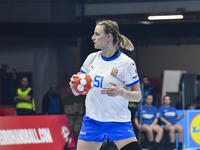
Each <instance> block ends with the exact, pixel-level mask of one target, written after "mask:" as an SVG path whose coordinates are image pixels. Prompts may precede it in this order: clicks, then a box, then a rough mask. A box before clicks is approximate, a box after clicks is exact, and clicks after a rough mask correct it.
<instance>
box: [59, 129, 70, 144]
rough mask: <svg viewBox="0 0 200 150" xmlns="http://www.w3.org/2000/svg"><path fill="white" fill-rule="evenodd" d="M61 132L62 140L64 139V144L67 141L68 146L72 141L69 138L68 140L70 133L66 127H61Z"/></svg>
mask: <svg viewBox="0 0 200 150" xmlns="http://www.w3.org/2000/svg"><path fill="white" fill-rule="evenodd" d="M61 132H62V135H63V138H64V139H65V142H68V140H69V144H70V143H71V142H72V139H71V137H70V139H69V134H70V132H69V130H68V128H67V127H66V126H62V127H61Z"/></svg>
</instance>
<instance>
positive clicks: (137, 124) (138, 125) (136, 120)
mask: <svg viewBox="0 0 200 150" xmlns="http://www.w3.org/2000/svg"><path fill="white" fill-rule="evenodd" d="M134 122H135V125H136V127H137V128H138V129H140V127H141V125H140V124H139V121H138V118H134Z"/></svg>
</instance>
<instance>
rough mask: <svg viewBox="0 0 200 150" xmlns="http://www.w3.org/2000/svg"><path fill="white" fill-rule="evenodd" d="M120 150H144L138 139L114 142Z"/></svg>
mask: <svg viewBox="0 0 200 150" xmlns="http://www.w3.org/2000/svg"><path fill="white" fill-rule="evenodd" d="M114 143H115V144H116V146H117V148H118V149H119V150H142V147H141V145H140V144H139V143H138V141H137V139H136V137H131V138H127V139H123V140H118V141H114Z"/></svg>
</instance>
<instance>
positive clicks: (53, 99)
mask: <svg viewBox="0 0 200 150" xmlns="http://www.w3.org/2000/svg"><path fill="white" fill-rule="evenodd" d="M42 113H43V114H64V108H63V104H62V100H61V97H60V95H59V94H57V87H56V85H55V84H52V85H51V86H50V89H49V91H48V92H47V94H45V95H44V97H43V101H42Z"/></svg>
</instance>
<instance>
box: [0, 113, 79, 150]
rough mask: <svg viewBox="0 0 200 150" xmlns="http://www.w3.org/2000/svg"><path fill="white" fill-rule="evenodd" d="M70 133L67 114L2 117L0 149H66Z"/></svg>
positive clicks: (0, 118)
mask: <svg viewBox="0 0 200 150" xmlns="http://www.w3.org/2000/svg"><path fill="white" fill-rule="evenodd" d="M69 133H70V126H69V123H68V120H67V116H66V115H41V116H8V117H0V150H46V149H48V150H64V147H65V144H66V142H67V141H68V136H69ZM68 147H69V148H74V149H75V147H76V142H75V140H74V138H73V135H72V137H71V138H70V140H69V144H68Z"/></svg>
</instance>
